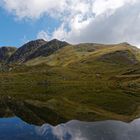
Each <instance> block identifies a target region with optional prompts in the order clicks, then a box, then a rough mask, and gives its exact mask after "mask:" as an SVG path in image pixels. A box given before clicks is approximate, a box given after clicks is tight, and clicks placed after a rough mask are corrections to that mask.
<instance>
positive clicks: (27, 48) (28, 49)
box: [8, 39, 47, 63]
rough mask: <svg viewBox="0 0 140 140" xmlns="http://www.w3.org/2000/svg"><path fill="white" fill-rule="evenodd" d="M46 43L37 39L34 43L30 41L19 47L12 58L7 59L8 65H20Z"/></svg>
mask: <svg viewBox="0 0 140 140" xmlns="http://www.w3.org/2000/svg"><path fill="white" fill-rule="evenodd" d="M46 43H47V42H46V41H44V40H42V39H39V40H35V41H30V42H28V43H26V44H24V45H23V46H21V47H20V48H19V49H17V51H16V52H15V53H14V54H12V56H11V57H10V58H9V59H8V62H9V63H15V62H16V63H22V62H24V61H26V59H27V57H29V56H30V55H31V54H32V53H34V52H35V51H36V50H37V49H38V48H39V47H41V46H42V45H44V44H46Z"/></svg>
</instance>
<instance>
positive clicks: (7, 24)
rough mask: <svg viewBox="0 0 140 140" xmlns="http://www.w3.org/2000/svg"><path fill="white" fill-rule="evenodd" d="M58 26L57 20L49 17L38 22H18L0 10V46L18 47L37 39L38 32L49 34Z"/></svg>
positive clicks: (28, 20)
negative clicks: (43, 31)
mask: <svg viewBox="0 0 140 140" xmlns="http://www.w3.org/2000/svg"><path fill="white" fill-rule="evenodd" d="M59 25H60V21H59V20H55V19H53V18H51V17H49V16H45V17H42V18H40V19H39V20H31V19H27V20H26V19H24V20H19V19H17V18H16V17H15V16H13V15H11V14H9V13H8V12H6V11H5V10H3V9H2V8H0V46H8V45H10V46H16V47H19V46H21V45H22V44H24V43H25V42H27V41H29V40H35V39H37V33H38V32H39V31H41V30H47V31H49V32H50V33H51V32H52V31H53V30H55V28H57V27H58V26H59Z"/></svg>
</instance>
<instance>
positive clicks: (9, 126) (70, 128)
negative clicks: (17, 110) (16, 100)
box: [0, 117, 140, 140]
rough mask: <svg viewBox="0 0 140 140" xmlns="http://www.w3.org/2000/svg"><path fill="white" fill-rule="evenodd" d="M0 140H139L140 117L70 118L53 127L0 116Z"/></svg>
mask: <svg viewBox="0 0 140 140" xmlns="http://www.w3.org/2000/svg"><path fill="white" fill-rule="evenodd" d="M0 140H140V119H137V120H135V121H133V122H131V123H129V124H127V123H124V122H121V121H101V122H91V123H89V122H88V123H87V122H80V121H70V122H68V123H65V124H60V125H57V126H55V127H54V126H51V125H49V124H44V125H42V126H35V125H30V124H27V123H25V122H23V121H22V120H21V119H19V118H17V117H12V118H1V119H0Z"/></svg>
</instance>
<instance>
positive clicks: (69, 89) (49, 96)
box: [0, 44, 140, 121]
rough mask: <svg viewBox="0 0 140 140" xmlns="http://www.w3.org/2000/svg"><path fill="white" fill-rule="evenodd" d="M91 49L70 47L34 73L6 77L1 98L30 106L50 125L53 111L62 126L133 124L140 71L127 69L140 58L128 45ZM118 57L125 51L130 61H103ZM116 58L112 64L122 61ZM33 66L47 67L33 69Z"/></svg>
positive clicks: (0, 77) (25, 70)
mask: <svg viewBox="0 0 140 140" xmlns="http://www.w3.org/2000/svg"><path fill="white" fill-rule="evenodd" d="M88 46H89V49H85V48H84V47H83V49H81V48H80V47H79V48H78V47H77V46H76V47H75V46H70V47H65V48H63V49H61V50H59V51H57V52H56V54H53V55H51V56H49V57H48V58H47V59H44V58H41V59H40V60H39V61H38V60H37V59H35V60H32V61H30V62H28V63H27V65H28V66H29V65H30V67H27V66H22V67H19V68H16V69H14V70H13V71H11V72H8V73H0V94H1V96H3V95H8V96H10V97H15V98H16V99H18V100H20V101H21V102H22V101H24V102H25V103H26V106H27V107H28V108H29V109H30V110H32V112H34V114H36V115H37V116H39V117H40V118H42V119H43V120H46V121H49V119H48V118H46V117H45V116H46V114H47V113H49V114H50V110H51V114H55V113H56V114H57V115H58V116H61V117H59V118H60V120H70V119H79V120H86V121H94V120H102V119H118V120H124V121H129V120H131V119H133V118H136V117H138V116H140V115H139V103H140V94H139V91H140V70H139V68H140V66H139V64H131V63H130V64H129V63H127V62H128V61H130V60H131V58H132V57H133V54H134V55H136V56H137V59H139V53H137V51H135V49H133V48H131V47H128V46H126V45H125V44H119V45H115V46H111V45H110V46H108V47H107V46H106V47H100V46H98V47H97V48H96V49H92V48H93V46H92V47H90V45H88ZM86 48H87V47H86ZM116 51H125V52H126V53H127V55H128V56H129V57H130V59H124V57H123V55H122V56H119V61H108V59H107V60H106V57H102V56H104V55H105V54H109V55H110V53H114V52H116ZM58 57H60V58H59V59H58ZM110 57H111V58H110V59H111V60H112V59H113V58H117V57H118V55H116V56H115V57H114V56H113V57H112V55H110ZM100 58H102V59H100ZM32 62H34V63H35V62H36V64H39V63H42V62H43V64H40V65H35V66H31V64H32ZM132 62H133V61H132ZM44 63H45V64H44ZM46 64H48V65H50V66H48V65H46ZM38 110H40V113H38ZM41 110H42V111H43V113H42V112H41ZM48 110H49V111H48ZM52 112H53V113H52ZM53 117H54V116H53ZM57 119H58V118H56V120H57ZM53 120H55V119H53Z"/></svg>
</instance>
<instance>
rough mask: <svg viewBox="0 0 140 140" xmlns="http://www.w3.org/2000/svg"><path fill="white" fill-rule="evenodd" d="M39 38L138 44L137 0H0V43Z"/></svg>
mask: <svg viewBox="0 0 140 140" xmlns="http://www.w3.org/2000/svg"><path fill="white" fill-rule="evenodd" d="M40 38H42V39H45V40H48V41H49V40H51V39H54V38H56V39H59V40H64V41H67V42H69V43H73V44H75V43H84V42H94V43H121V42H128V43H130V44H132V45H135V46H138V47H140V0H0V46H16V47H20V46H21V45H22V44H24V43H26V42H28V41H30V40H35V39H40Z"/></svg>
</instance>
